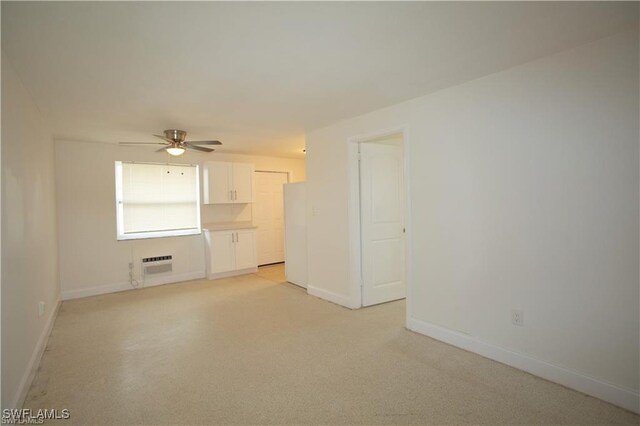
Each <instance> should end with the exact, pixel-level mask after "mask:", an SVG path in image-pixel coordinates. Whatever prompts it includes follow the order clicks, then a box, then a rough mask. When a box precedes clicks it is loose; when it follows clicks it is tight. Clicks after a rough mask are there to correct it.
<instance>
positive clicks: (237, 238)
mask: <svg viewBox="0 0 640 426" xmlns="http://www.w3.org/2000/svg"><path fill="white" fill-rule="evenodd" d="M238 241H240V238H239V235H238V233H237V232H236V243H237V242H238Z"/></svg>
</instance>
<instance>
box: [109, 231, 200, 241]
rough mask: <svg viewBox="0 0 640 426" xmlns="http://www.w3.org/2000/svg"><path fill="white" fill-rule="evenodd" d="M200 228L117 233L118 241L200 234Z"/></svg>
mask: <svg viewBox="0 0 640 426" xmlns="http://www.w3.org/2000/svg"><path fill="white" fill-rule="evenodd" d="M200 234H202V230H201V229H200V228H198V229H183V230H175V231H155V232H137V233H135V234H118V236H117V240H118V241H128V240H147V239H151V238H166V237H184V236H187V235H200Z"/></svg>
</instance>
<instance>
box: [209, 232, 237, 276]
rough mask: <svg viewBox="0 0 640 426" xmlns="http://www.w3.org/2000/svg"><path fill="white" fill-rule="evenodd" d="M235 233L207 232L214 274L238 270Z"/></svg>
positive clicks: (210, 260)
mask: <svg viewBox="0 0 640 426" xmlns="http://www.w3.org/2000/svg"><path fill="white" fill-rule="evenodd" d="M234 232H235V231H218V232H205V237H206V238H207V239H208V241H207V243H208V245H209V262H210V265H211V271H210V273H212V274H218V273H220V272H228V271H233V270H234V269H236V247H235V243H234V241H235V236H234Z"/></svg>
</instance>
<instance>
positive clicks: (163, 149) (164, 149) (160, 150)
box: [156, 146, 169, 152]
mask: <svg viewBox="0 0 640 426" xmlns="http://www.w3.org/2000/svg"><path fill="white" fill-rule="evenodd" d="M167 148H169V147H168V146H167V147H166V148H160V149H158V150H156V152H162V151H166V150H167Z"/></svg>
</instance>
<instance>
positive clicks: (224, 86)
mask: <svg viewBox="0 0 640 426" xmlns="http://www.w3.org/2000/svg"><path fill="white" fill-rule="evenodd" d="M637 22H638V4H637V3H632V2H630V3H609V2H603V3H578V2H567V3H548V2H535V3H501V2H498V3H480V2H478V3H476V2H473V3H435V2H428V3H419V2H411V3H394V2H378V3H363V2H353V3H341V2H340V3H339V2H327V3H312V2H301V3H265V2H251V3H240V2H231V3H207V2H193V3H180V2H135V3H127V2H65V3H57V2H55V3H54V2H45V3H33V2H4V1H3V2H2V50H3V52H4V54H5V55H6V56H7V57H8V58H9V61H10V62H11V63H12V65H13V66H14V67H15V68H16V70H17V71H18V73H19V74H20V75H21V77H22V80H23V82H24V84H25V86H26V87H27V89H28V90H29V91H30V93H31V94H32V95H33V97H34V99H35V101H36V103H37V104H38V107H39V108H40V109H41V111H42V113H43V115H44V116H45V118H46V119H47V121H48V122H49V123H50V126H51V129H52V131H53V133H54V136H55V137H56V138H61V139H71V140H84V141H99V142H114V143H115V142H117V141H119V140H139V141H154V139H153V137H152V136H150V134H151V133H158V132H160V131H162V130H163V129H166V128H181V129H185V130H187V131H189V132H190V133H189V136H190V137H191V138H194V139H209V138H217V139H220V140H222V141H223V142H224V146H223V147H222V148H221V151H229V152H247V153H255V154H271V155H279V156H297V155H301V154H300V152H301V151H302V148H303V146H304V134H305V132H306V131H308V130H311V129H314V128H318V127H322V126H324V125H327V124H330V123H332V122H335V121H337V120H340V119H344V118H348V117H352V116H355V115H358V114H362V113H365V112H368V111H371V110H374V109H378V108H381V107H384V106H387V105H392V104H395V103H398V102H401V101H404V100H407V99H411V98H415V97H418V96H420V95H423V94H426V93H429V92H432V91H434V90H437V89H440V88H444V87H448V86H451V85H455V84H458V83H461V82H464V81H468V80H471V79H474V78H477V77H480V76H483V75H487V74H490V73H492V72H495V71H499V70H502V69H505V68H509V67H512V66H514V65H517V64H520V63H524V62H527V61H529V60H532V59H535V58H538V57H541V56H545V55H548V54H551V53H554V52H557V51H560V50H563V49H565V48H568V47H572V46H577V45H579V44H583V43H586V42H589V41H592V40H596V39H598V38H601V37H604V36H607V35H609V34H613V33H615V32H618V31H621V30H623V29H626V28H629V27H631V26H632V25H637Z"/></svg>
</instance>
